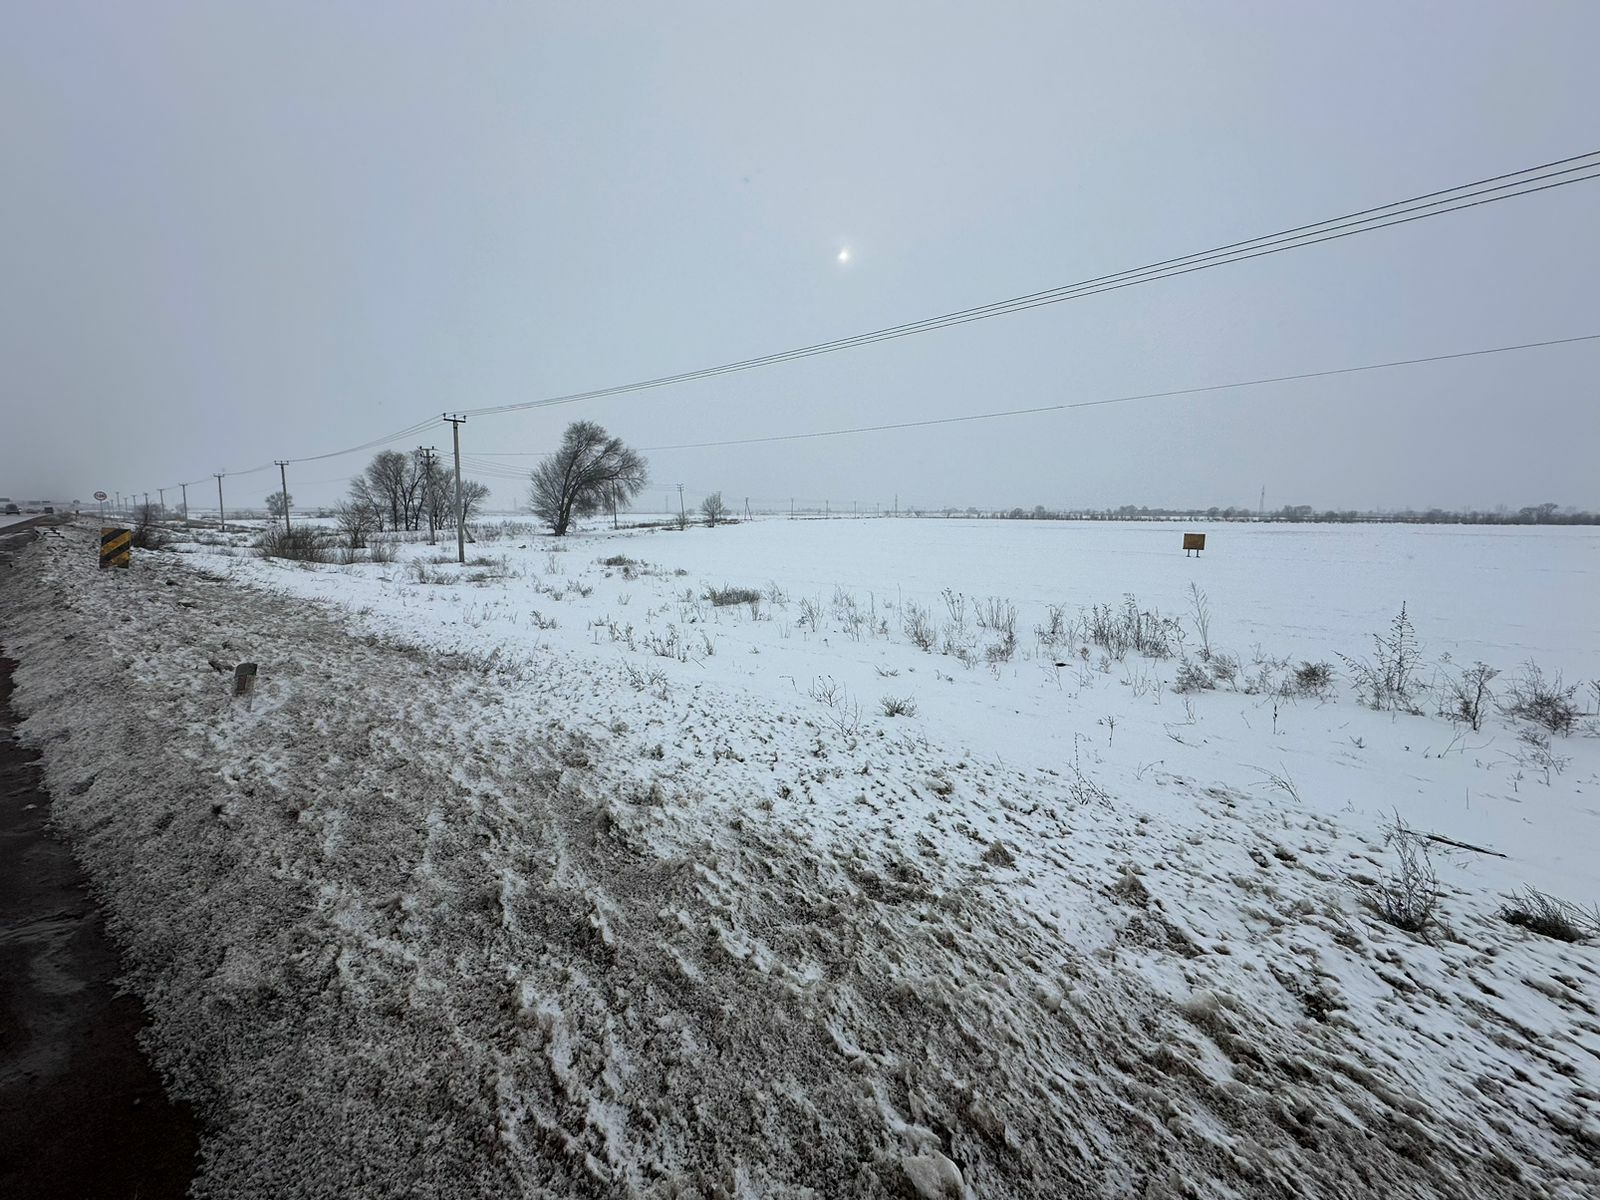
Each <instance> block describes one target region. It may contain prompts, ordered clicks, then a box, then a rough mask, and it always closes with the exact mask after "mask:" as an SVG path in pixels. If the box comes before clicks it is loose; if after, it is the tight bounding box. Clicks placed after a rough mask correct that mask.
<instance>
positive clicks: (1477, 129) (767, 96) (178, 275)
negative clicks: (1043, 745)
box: [0, 3, 1600, 506]
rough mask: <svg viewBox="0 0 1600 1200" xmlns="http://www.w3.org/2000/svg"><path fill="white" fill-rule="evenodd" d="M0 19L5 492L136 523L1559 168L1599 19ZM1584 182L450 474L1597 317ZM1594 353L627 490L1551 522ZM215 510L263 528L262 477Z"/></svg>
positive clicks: (573, 12)
mask: <svg viewBox="0 0 1600 1200" xmlns="http://www.w3.org/2000/svg"><path fill="white" fill-rule="evenodd" d="M10 27H11V28H10V35H9V36H8V37H7V39H6V41H5V44H4V46H3V47H0V152H3V153H4V156H5V161H6V162H7V163H8V166H9V169H8V171H7V183H6V186H5V187H4V188H3V189H0V271H3V273H4V277H5V279H6V287H5V288H4V290H3V292H0V357H3V361H4V362H5V365H6V372H5V374H6V388H7V399H6V406H5V407H6V425H5V433H4V437H3V441H0V491H3V492H9V493H10V494H11V495H18V494H28V495H32V494H36V493H46V492H48V493H51V494H54V495H64V494H72V495H78V496H84V497H86V496H87V494H88V493H89V492H90V491H92V490H93V489H94V488H95V487H104V488H107V489H108V490H117V489H120V490H123V491H125V492H126V491H130V490H134V489H140V490H142V489H144V488H150V489H151V490H152V491H153V490H154V488H155V487H156V486H157V485H160V484H167V483H173V482H176V481H177V480H179V479H193V478H197V477H201V476H206V475H208V474H209V472H211V471H213V470H223V469H231V470H237V469H241V468H244V467H249V466H253V465H256V464H259V463H266V462H270V461H271V460H272V459H273V458H277V457H298V456H301V455H306V454H313V453H318V452H320V451H323V450H326V449H332V448H336V447H339V446H343V445H349V444H353V443H356V442H360V441H364V440H366V439H368V438H371V437H373V436H375V435H377V434H379V433H383V432H385V431H387V430H390V429H396V428H399V427H401V426H405V425H408V424H410V423H411V422H413V421H415V420H418V419H420V418H423V417H426V416H428V415H430V414H434V413H437V412H439V411H441V410H443V409H459V408H472V407H477V406H480V405H489V404H500V403H507V402H512V401H517V400H525V399H532V398H536V397H539V396H542V395H548V394H553V393H558V392H565V391H570V390H576V389H582V388H589V387H596V386H604V385H607V384H612V383H617V382H622V381H626V380H629V379H633V378H639V377H646V376H653V375H657V374H661V373H663V372H672V371H679V370H686V369H693V368H695V367H700V366H705V365H708V364H712V363H716V362H721V361H726V360H729V359H735V358H742V357H746V356H749V355H754V354H761V353H766V352H769V351H773V350H780V349H784V348H787V347H790V346H794V345H801V344H806V343H809V342H813V341H818V340H821V339H826V338H830V337H837V336H841V335H845V334H849V333H852V332H856V331H858V330H862V329H870V328H875V327H879V326H882V325H885V324H891V323H895V322H898V321H901V320H909V319H915V318H918V317H922V316H926V315H930V314H933V313H936V312H940V311H945V310H948V309H954V308H960V307H963V306H966V305H969V304H973V303H981V302H984V301H988V300H992V299H997V298H1000V297H1004V296H1008V295H1013V294H1017V293H1020V292H1025V291H1031V290H1034V289H1037V288H1042V287H1048V286H1052V285H1055V284H1060V283H1065V282H1070V281H1072V280H1075V279H1080V278H1084V277H1087V276H1092V275H1097V274H1101V273H1104V272H1108V271H1115V270H1119V269H1122V268H1124V267H1129V266H1133V265H1136V264H1138V263H1142V262H1147V261H1150V260H1153V259H1158V258H1163V257H1166V256H1168V255H1172V254H1181V253H1185V252H1188V251H1191V250H1196V249H1200V248H1203V247H1207V246H1211V245H1216V244H1219V243H1223V242H1227V241H1230V240H1233V239H1234V238H1237V237H1245V236H1250V235H1253V234H1257V233H1263V232H1267V231H1270V230H1274V229H1278V228H1282V227H1284V226H1286V225H1292V224H1296V223H1298V222H1300V221H1302V220H1312V219H1317V218H1320V217H1323V216H1328V215H1332V214H1335V213H1338V212H1342V211H1347V210H1351V209H1355V208H1360V207H1363V206H1365V205H1367V204H1371V203H1379V202H1382V201H1385V200H1389V199H1394V198H1398V197H1402V196H1407V195H1412V194H1415V193H1418V192H1423V191H1427V190H1429V189H1431V188H1434V187H1439V186H1444V185H1448V184H1451V183H1456V182H1460V181H1465V180H1469V179H1474V178H1479V177H1481V176H1485V175H1490V174H1493V173H1495V172H1497V171H1500V170H1509V169H1512V168H1515V167H1520V166H1524V165H1528V164H1532V163H1536V162H1540V161H1544V160H1546V159H1552V158H1556V157H1560V156H1562V155H1565V154H1571V153H1575V152H1578V151H1582V150H1587V149H1591V148H1594V147H1592V146H1591V145H1590V144H1589V143H1590V142H1592V141H1593V140H1594V128H1593V119H1592V115H1593V113H1595V112H1596V111H1600V80H1597V77H1596V75H1595V73H1594V71H1593V68H1592V62H1591V61H1590V57H1591V56H1590V54H1589V48H1590V47H1592V46H1593V45H1595V44H1596V42H1597V41H1600V12H1597V10H1595V9H1594V8H1593V7H1592V6H1587V5H1577V4H1572V5H1555V4H1552V5H1547V6H1540V7H1539V9H1538V12H1537V18H1536V19H1532V18H1531V16H1530V12H1529V10H1527V9H1526V8H1525V7H1523V6H1501V5H1491V4H1472V5H1461V4H1448V5H1445V4H1437V5H1409V6H1404V7H1393V6H1382V7H1381V8H1380V7H1379V6H1368V5H1347V6H1338V7H1337V8H1335V7H1333V6H1327V7H1317V8H1315V9H1313V8H1311V7H1310V6H1299V5H1272V4H1261V5H1255V4H1238V5H1227V6H1217V5H1210V6H1204V7H1203V8H1197V7H1193V6H1167V5H1143V6H1138V7H1137V8H1134V7H1132V6H1122V5H1117V6H1100V5H1091V6H1084V7H1081V8H1078V7H1075V6H1066V5H1060V4H1013V5H1000V6H989V7H987V8H984V9H982V10H981V11H980V10H974V9H973V8H972V7H971V6H969V5H945V4H936V5H927V4H916V5H912V4H899V3H897V4H886V5H872V6H846V5H837V6H828V5H820V6H819V5H807V6H804V7H803V8H798V9H784V10H779V9H769V8H768V7H767V6H757V7H752V8H749V9H739V10H730V9H729V8H728V6H723V5H710V4H688V5H674V6H672V7H671V8H670V9H662V8H660V7H659V6H643V5H640V6H582V7H571V8H559V9H558V8H556V7H554V6H539V7H537V8H535V7H532V6H528V7H520V8H509V7H505V6H477V7H464V6H450V7H448V8H447V7H444V6H437V5H404V4H396V5H384V6H381V8H380V7H371V6H354V5H352V6H330V5H322V4H318V5H310V4H273V5H259V6H254V7H243V6H229V7H227V8H224V7H222V6H194V5H181V4H145V5H138V6H110V5H104V4H98V3H95V4H51V5H33V6H29V7H28V8H27V9H25V10H20V11H16V12H14V13H13V14H12V19H11V21H10ZM1597 198H1600V183H1595V184H1588V185H1579V186H1575V187H1571V188H1567V189H1563V190H1561V191H1556V192H1550V193H1545V194H1543V195H1540V196H1537V197H1532V198H1529V199H1525V200H1518V201H1514V202H1510V203H1507V204H1502V205H1496V206H1492V207H1489V208H1483V209H1478V210H1474V211H1473V212H1471V213H1466V214H1461V215H1456V216H1449V217H1444V218H1441V219H1439V220H1436V221H1428V222H1419V223H1416V224H1414V225H1410V226H1406V227H1403V228H1401V229H1396V230H1391V231H1387V232H1383V233H1378V234H1375V235H1372V236H1371V237H1366V238H1361V239H1352V240H1349V241H1345V242H1341V243H1336V244H1333V245H1330V246H1324V247H1318V248H1314V249H1310V250H1305V251H1301V252H1297V253H1294V254H1289V255H1282V256H1278V257H1275V258H1270V259H1264V260H1260V261H1257V262H1252V263H1248V264H1244V265H1240V266H1235V267H1228V268H1223V269H1220V270H1216V271H1210V272H1206V273H1203V274H1200V275H1194V276H1188V277H1185V278H1183V279H1178V280H1173V281H1170V282H1165V283H1158V284H1153V285H1150V286H1146V287H1140V288H1135V289H1130V290H1128V291H1124V292H1118V293H1114V294H1112V295H1107V296H1102V297H1098V298H1095V299H1091V300H1085V301H1082V302H1076V303H1072V304H1068V305H1063V306H1060V307H1056V308H1050V309H1044V310H1040V311H1035V312H1029V313H1025V314H1022V315H1019V316H1015V317H1010V318H1006V319H1003V320H999V321H994V322H988V323H984V324H981V325H973V326H966V327H962V328H959V329H954V330H949V331H945V332H941V333H936V334H931V335H928V336H926V337H922V338H917V339H911V340H907V341H903V342H897V343H893V344H889V345H884V346H877V347H871V348H867V349H862V350H857V351H852V352H849V353H847V354H842V355H838V356H833V357H830V358H827V359H820V360H816V361H811V362H805V363H800V364H795V365H791V366H785V367H779V368H774V369H772V370H769V371H763V372H759V373H751V374H746V375H740V376H734V377H731V378H727V379H722V380H716V381H711V382H707V383H703V384H695V385H690V386H686V387H683V388H674V389H667V390H662V391H657V392H648V393H642V394H639V395H635V396H632V397H626V398H616V399H607V400H604V401H597V402H594V403H591V404H587V405H582V406H574V407H570V408H557V409H552V410H548V411H544V412H533V413H525V414H516V415H508V416H504V417H496V418H483V419H481V420H474V421H471V422H469V423H468V425H467V426H466V427H465V428H464V431H463V433H464V442H465V445H466V447H467V448H468V450H469V451H470V452H472V453H475V454H483V453H489V452H501V451H507V450H538V449H542V448H545V447H547V446H549V445H550V444H551V443H552V442H553V440H554V439H555V438H556V437H558V436H559V432H560V429H561V428H562V426H563V425H564V424H565V422H566V421H567V420H569V419H572V418H573V417H576V416H579V415H582V416H588V417H592V418H594V419H597V420H600V421H601V422H603V423H605V424H606V425H607V426H608V427H610V428H611V429H612V430H613V431H614V432H617V433H619V434H621V435H623V436H624V437H626V438H628V439H629V440H630V441H632V442H634V443H636V444H639V445H645V446H654V445H666V444H671V443H677V442H685V441H701V440H708V439H714V438H720V437H740V436H759V435H765V434H772V433H787V432H798V431H804V430H808V429H822V428H830V427H835V426H841V425H853V424H861V423H871V422H875V421H880V420H886V421H894V420H903V419H908V418H912V417H916V416H923V415H930V416H937V415H947V414H955V413H961V412H967V411H974V410H981V409H991V408H1003V407H1013V406H1025V405H1030V404H1040V403H1050V402H1054V401H1059V400H1070V399H1084V398H1093V397H1096V396H1105V395H1115V394H1120V393H1125V392H1129V391H1145V390H1158V389H1163V388H1172V387H1183V386H1188V385H1199V384H1208V383H1214V382H1221V381H1225V380H1228V379H1236V378H1249V377H1252V376H1257V375H1263V374H1276V373H1283V372H1293V371H1300V370H1313V369H1317V368H1323V367H1338V366H1346V365H1351V364H1355V363H1360V362H1368V361H1375V360H1381V359H1387V358H1398V357H1408V356H1411V355H1418V354H1429V353H1436V352H1449V351H1454V350H1460V349H1470V348H1473V347H1477V346H1486V345H1494V344H1502V343H1507V342H1516V341H1524V340H1537V339H1542V338H1547V337H1559V336H1565V335H1571V334H1578V333H1590V332H1596V331H1600V299H1597V295H1596V290H1595V285H1594V280H1595V279H1596V278H1597V271H1596V268H1597V267H1600V222H1596V221H1595V219H1594V218H1595V215H1596V212H1597V211H1600V208H1597ZM846 246H848V247H849V248H850V249H851V251H852V257H851V261H850V262H849V263H847V264H840V263H839V262H838V260H837V255H838V251H839V250H840V249H841V248H842V247H846ZM1597 355H1600V349H1596V347H1595V346H1594V345H1589V346H1578V347H1564V348H1559V349H1554V350H1549V351H1544V352H1539V353H1537V354H1528V355H1508V356H1504V357H1502V358H1496V359H1483V360H1471V361H1468V362H1464V363H1453V364H1440V365H1436V366H1430V367H1418V368H1407V369H1403V370H1398V371H1395V372H1390V373H1384V374H1381V375H1376V374H1375V375H1369V376H1358V377H1346V378H1342V379H1333V380H1324V381H1318V382H1314V383H1304V384H1290V385H1284V386H1283V387H1281V388H1275V389H1267V390H1262V391H1260V392H1252V393H1247V394H1238V395H1234V394H1222V395H1212V396H1208V397H1200V398H1194V399H1174V400H1169V401H1159V402H1153V403H1150V404H1146V405H1141V406H1129V407H1121V408H1111V409H1105V410H1100V411H1094V410H1089V411H1082V412H1074V413H1066V414H1056V415H1048V416H1038V417H1026V418H1018V419H1016V420H1014V421H1007V422H993V423H989V424H986V425H982V426H955V427H950V428H942V429H930V430H921V431H910V432H901V433H895V434H881V435H868V436H863V437H860V438H853V439H837V440H834V439H829V440H824V441H817V442H807V443H785V444H779V445H775V446H757V447H739V448H728V449H719V450H697V451H676V452H663V453H659V454H657V455H655V456H654V464H653V465H654V468H655V476H656V478H657V479H658V480H659V481H661V482H662V483H663V484H671V483H676V482H679V481H682V482H684V483H685V484H686V486H688V487H689V488H691V489H693V490H695V491H706V490H711V489H713V488H721V489H722V490H724V492H725V493H727V494H728V495H730V496H736V497H740V498H741V499H742V497H743V496H745V495H750V496H752V497H755V498H757V499H758V500H780V501H781V500H782V499H784V498H786V497H788V496H790V495H793V496H796V497H800V498H816V499H821V498H829V499H831V500H832V501H833V502H834V503H835V504H836V505H841V506H847V505H848V504H849V503H850V501H852V500H857V501H860V502H862V503H863V504H866V505H869V506H870V505H871V504H872V503H874V502H889V501H890V500H891V498H892V497H893V496H894V495H895V494H897V493H898V494H899V496H900V497H901V499H902V502H903V503H904V502H917V503H939V504H942V503H957V504H966V503H977V504H1006V505H1010V504H1013V503H1015V504H1026V505H1031V504H1034V503H1045V504H1076V503H1093V504H1105V503H1110V504H1116V503H1123V502H1128V501H1132V502H1146V503H1153V504H1155V503H1199V504H1211V503H1217V504H1252V503H1254V500H1255V497H1256V495H1257V492H1258V489H1259V488H1260V487H1261V486H1263V485H1265V486H1266V488H1267V490H1268V494H1269V499H1272V500H1275V501H1276V502H1280V503H1290V502H1306V503H1312V504H1316V505H1318V506H1324V505H1337V506H1344V505H1368V504H1373V505H1405V504H1416V505H1425V504H1435V503H1437V504H1445V505H1457V504H1459V505H1469V504H1473V505H1492V504H1495V503H1498V502H1501V501H1504V502H1507V503H1511V504H1522V503H1530V502H1535V501H1538V500H1543V499H1552V500H1557V501H1561V502H1566V503H1577V504H1584V505H1590V506H1594V505H1600V485H1597V484H1596V482H1595V479H1596V476H1595V473H1594V470H1593V458H1594V448H1595V446H1596V445H1600V406H1597V405H1596V404H1595V403H1594V401H1593V399H1592V397H1593V390H1594V389H1593V378H1594V374H1595V366H1596V363H1597ZM447 432H448V431H442V432H440V433H435V434H431V435H429V437H430V439H431V440H432V441H433V442H434V443H435V444H438V445H441V446H442V445H446V444H447V437H446V436H445V435H446V434H447ZM361 461H362V456H354V457H351V458H344V459H334V460H331V461H328V462H323V463H315V464H306V465H304V466H301V467H297V468H295V473H294V475H293V476H291V491H294V492H295V494H296V496H297V498H299V499H300V500H301V501H302V502H311V501H320V500H326V499H330V498H332V497H333V496H334V495H335V494H337V493H338V492H339V491H340V490H341V484H339V483H338V482H337V479H338V477H340V476H343V475H346V474H348V473H350V472H352V471H354V470H356V469H358V468H359V466H360V463H361ZM503 461H507V462H515V461H517V460H514V459H508V460H503ZM492 482H493V483H494V484H495V487H496V489H497V491H496V499H497V501H499V502H501V503H507V504H509V503H512V502H514V501H515V500H516V499H517V492H518V489H517V488H516V487H515V486H514V485H513V484H510V483H509V482H507V481H504V480H500V479H495V480H493V481H492ZM228 486H229V489H230V498H232V497H234V496H237V497H238V498H239V499H240V500H241V501H249V500H256V501H258V500H259V497H260V496H262V495H265V494H266V492H268V491H270V490H273V489H274V488H275V487H276V478H275V472H269V473H263V474H260V475H255V476H250V477H247V478H243V479H239V480H230V481H229V485H228ZM666 490H667V489H666V488H654V489H652V491H651V492H650V493H647V499H648V498H651V497H654V494H655V493H656V492H658V491H659V492H662V493H663V494H664V492H665V491H666ZM652 502H657V501H654V500H652Z"/></svg>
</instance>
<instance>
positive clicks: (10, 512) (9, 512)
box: [6, 504, 22, 517]
mask: <svg viewBox="0 0 1600 1200" xmlns="http://www.w3.org/2000/svg"><path fill="white" fill-rule="evenodd" d="M21 512H22V510H21V509H20V508H18V507H17V506H16V505H15V504H7V505H6V516H8V517H14V516H17V515H19V514H20V513H21Z"/></svg>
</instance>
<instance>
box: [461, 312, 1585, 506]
mask: <svg viewBox="0 0 1600 1200" xmlns="http://www.w3.org/2000/svg"><path fill="white" fill-rule="evenodd" d="M1593 341H1600V333H1585V334H1579V335H1577V336H1575V337H1565V338H1549V339H1546V340H1544V341H1540V342H1518V343H1516V344H1515V345H1510V346H1488V347H1484V348H1482V349H1478V350H1456V351H1452V352H1450V353H1447V354H1428V355H1422V356H1419V357H1416V358H1396V359H1390V360H1388V361H1386V362H1376V363H1362V364H1360V365H1358V366H1353V367H1330V368H1327V369H1325V370H1319V371H1301V372H1297V373H1295V374H1292V375H1271V376H1265V377H1263V378H1260V379H1240V380H1235V381H1233V382H1231V383H1211V384H1205V385H1202V386H1199V387H1184V388H1171V389H1168V390H1166V391H1160V392H1137V393H1133V394H1130V395H1125V396H1107V397H1101V398H1098V399H1094V400H1071V401H1063V402H1061V403H1059V404H1039V405H1033V406H1031V407H1028V408H1005V409H996V410H994V411H991V412H981V413H962V414H959V415H956V416H950V417H927V418H923V419H921V420H916V421H891V422H885V423H883V424H878V425H853V426H850V427H848V428H844V429H818V430H810V431H808V432H805V433H776V434H768V435H764V436H761V437H747V438H724V439H720V440H717V441H711V442H680V443H677V444H675V445H671V446H641V447H640V448H639V452H640V453H641V454H659V453H665V452H667V451H672V450H707V449H714V448H717V447H721V446H752V445H758V444H760V443H762V442H794V441H803V440H805V439H808V438H826V437H845V436H848V435H851V434H858V433H885V432H889V431H893V430H897V429H922V428H926V427H929V426H934V425H959V424H963V423H966V422H971V421H992V420H996V419H999V418H1003V417H1026V416H1034V415H1037V414H1039V413H1049V412H1065V411H1067V410H1069V409H1077V408H1101V407H1105V406H1108V405H1113V404H1131V403H1134V402H1135V401H1140V400H1162V399H1170V398H1172V397H1175V396H1196V395H1203V394H1205V393H1207V392H1222V391H1228V390H1230V389H1233V388H1249V387H1263V386H1265V385H1267V384H1272V383H1294V382H1301V381H1304V380H1308V379H1326V378H1329V377H1332V376H1337V375H1356V374H1360V373H1362V372H1366V371H1385V370H1389V369H1391V368H1394V367H1414V366H1420V365H1422V364H1424V363H1436V362H1451V361H1454V360H1457V359H1464V358H1482V357H1485V356H1487V355H1491V354H1510V353H1513V352H1514V351H1519V350H1541V349H1545V348H1547V347H1551V346H1571V345H1576V344H1578V343H1582V342H1593ZM491 453H493V454H497V455H506V456H513V455H514V456H517V457H538V458H548V457H549V452H548V451H540V450H504V451H492V452H491V451H485V452H482V453H480V454H476V455H462V461H463V462H466V463H468V464H469V465H471V466H472V467H473V469H474V470H475V471H477V472H479V473H480V474H484V475H488V476H490V477H492V478H497V479H515V480H519V481H520V480H526V479H527V478H528V472H527V471H526V470H520V469H518V468H516V467H513V466H511V465H510V464H507V463H498V462H492V461H487V459H488V456H489V455H490V454H491Z"/></svg>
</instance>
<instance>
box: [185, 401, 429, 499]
mask: <svg viewBox="0 0 1600 1200" xmlns="http://www.w3.org/2000/svg"><path fill="white" fill-rule="evenodd" d="M443 424H444V422H443V421H442V420H440V419H439V418H438V417H429V418H428V419H427V420H426V421H418V422H417V423H416V424H415V425H408V426H406V427H405V428H404V429H400V430H397V431H395V432H394V433H389V434H385V435H384V436H383V437H378V438H373V439H372V440H371V441H366V442H362V443H361V444H360V445H358V446H346V447H345V448H344V449H342V450H330V451H328V452H327V453H326V454H308V455H305V456H304V457H302V458H286V459H284V460H283V461H284V462H286V463H308V462H321V461H323V460H324V459H328V458H341V457H343V456H344V455H346V454H358V453H360V452H361V451H363V450H374V449H376V448H377V447H379V446H385V445H388V444H389V443H391V442H397V441H400V440H401V439H402V438H410V437H415V436H416V435H417V434H419V433H421V432H423V431H424V430H428V429H432V428H433V427H434V426H436V425H443ZM277 465H278V461H277V460H276V459H274V460H273V461H272V462H270V463H265V464H263V465H262V466H259V467H249V468H247V469H245V470H242V471H224V472H222V474H223V476H224V477H225V478H228V479H237V478H242V477H243V476H246V475H257V474H260V473H261V472H262V471H270V470H271V469H272V468H273V467H275V466H277ZM212 474H215V472H213V473H212ZM210 478H211V475H202V476H201V477H200V478H199V479H188V480H185V481H184V484H187V485H189V486H193V485H195V484H199V483H204V482H205V481H206V480H207V479H210ZM331 482H335V483H336V482H338V481H337V480H333V481H331ZM184 484H180V485H178V486H184ZM168 486H169V487H170V486H173V485H170V484H169V485H168Z"/></svg>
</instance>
